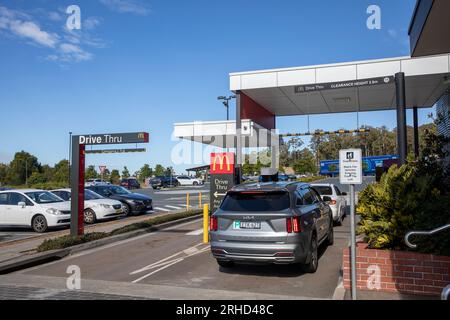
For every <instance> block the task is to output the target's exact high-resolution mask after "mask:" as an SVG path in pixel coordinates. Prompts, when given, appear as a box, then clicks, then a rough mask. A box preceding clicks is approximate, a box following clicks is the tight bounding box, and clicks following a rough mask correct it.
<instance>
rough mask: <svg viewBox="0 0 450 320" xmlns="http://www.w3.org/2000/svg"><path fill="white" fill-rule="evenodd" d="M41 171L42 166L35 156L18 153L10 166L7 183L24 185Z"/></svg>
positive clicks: (23, 152) (22, 152)
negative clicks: (35, 173)
mask: <svg viewBox="0 0 450 320" xmlns="http://www.w3.org/2000/svg"><path fill="white" fill-rule="evenodd" d="M40 170H41V164H40V163H39V162H38V159H37V158H36V157H35V156H33V155H31V154H29V153H28V152H25V151H21V152H16V154H15V155H14V159H13V160H12V161H11V163H10V164H9V170H8V174H7V177H6V182H7V183H8V184H12V185H21V184H24V183H25V181H26V179H27V178H28V177H30V176H31V175H32V174H33V172H36V171H37V172H40Z"/></svg>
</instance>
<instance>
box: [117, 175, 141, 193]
mask: <svg viewBox="0 0 450 320" xmlns="http://www.w3.org/2000/svg"><path fill="white" fill-rule="evenodd" d="M120 185H121V186H122V187H124V188H127V189H128V190H133V189H140V188H141V184H140V183H139V181H137V179H134V178H126V179H122V180H121V181H120Z"/></svg>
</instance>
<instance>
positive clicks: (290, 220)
mask: <svg viewBox="0 0 450 320" xmlns="http://www.w3.org/2000/svg"><path fill="white" fill-rule="evenodd" d="M329 200H331V199H330V198H327V197H324V199H321V197H320V195H319V194H318V193H317V191H315V190H314V189H313V188H312V187H311V186H310V185H309V184H306V183H301V182H268V183H255V184H241V185H238V186H235V187H233V188H232V189H231V190H230V191H228V192H227V194H226V196H225V198H224V199H223V201H222V204H221V206H220V207H219V209H218V210H217V211H216V212H215V213H214V214H213V215H212V216H211V221H210V239H211V252H212V254H213V256H214V258H216V259H217V263H218V264H219V265H220V266H222V267H232V266H233V265H234V263H235V262H242V263H275V264H294V263H299V264H301V266H302V267H303V269H304V270H305V271H306V272H311V273H313V272H315V271H316V270H317V266H318V260H319V256H318V247H319V245H320V244H322V243H326V244H328V245H332V244H333V242H334V233H333V217H332V213H331V209H330V207H329V206H328V205H327V204H326V202H325V201H329Z"/></svg>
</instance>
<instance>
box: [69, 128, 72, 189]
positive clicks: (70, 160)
mask: <svg viewBox="0 0 450 320" xmlns="http://www.w3.org/2000/svg"><path fill="white" fill-rule="evenodd" d="M71 162H72V131H69V185H70V165H71V164H72V163H71Z"/></svg>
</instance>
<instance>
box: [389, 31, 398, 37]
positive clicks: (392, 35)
mask: <svg viewBox="0 0 450 320" xmlns="http://www.w3.org/2000/svg"><path fill="white" fill-rule="evenodd" d="M388 34H389V36H391V38H394V39H395V38H397V35H398V32H397V30H394V29H389V30H388Z"/></svg>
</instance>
